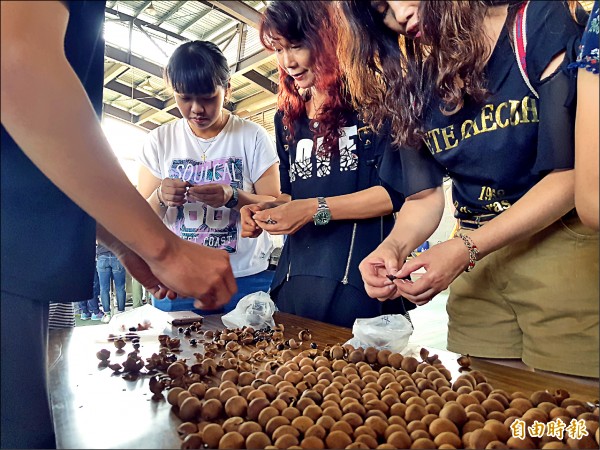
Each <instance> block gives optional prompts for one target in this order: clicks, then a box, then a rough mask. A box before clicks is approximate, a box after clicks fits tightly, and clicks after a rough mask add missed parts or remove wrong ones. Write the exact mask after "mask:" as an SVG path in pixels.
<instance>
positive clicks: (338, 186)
mask: <svg viewBox="0 0 600 450" xmlns="http://www.w3.org/2000/svg"><path fill="white" fill-rule="evenodd" d="M260 36H261V41H262V42H263V45H264V46H265V47H266V48H268V49H270V50H272V51H274V52H275V53H276V55H277V61H278V63H279V74H280V83H279V96H278V107H279V111H278V112H277V115H276V117H275V129H276V138H277V151H278V154H279V159H280V177H281V189H282V194H281V196H280V197H279V198H277V200H276V201H275V202H269V203H259V204H256V205H249V206H245V207H244V208H242V215H243V222H244V233H245V234H243V235H244V236H258V235H259V234H260V233H261V232H262V231H263V230H264V231H266V232H268V233H271V234H282V235H288V237H287V239H286V242H285V244H284V248H283V251H282V255H281V258H280V260H279V263H278V266H277V271H276V274H275V278H274V280H273V284H272V285H271V296H272V297H273V299H274V300H275V302H276V304H277V306H278V308H279V309H280V310H281V311H284V312H289V313H294V314H297V315H300V316H303V317H309V318H312V319H316V320H321V321H324V322H329V323H334V324H337V325H342V326H352V324H353V322H354V320H355V319H356V318H357V317H374V316H378V315H381V314H384V313H401V314H404V313H405V312H406V311H405V308H404V305H403V304H402V303H401V302H397V303H396V304H392V303H380V302H379V301H377V300H375V299H371V298H369V297H368V295H367V294H366V292H365V289H364V284H363V282H362V280H361V277H360V273H359V271H358V264H359V262H360V261H361V260H362V259H363V258H364V257H366V256H367V255H368V254H369V253H370V252H371V251H373V249H375V248H376V247H377V245H378V244H379V243H380V242H381V241H382V240H383V238H384V237H385V236H386V234H387V233H388V232H389V231H390V230H391V228H392V226H393V220H394V219H393V215H392V213H393V211H396V210H398V209H399V207H400V205H401V204H402V201H403V197H402V196H401V195H400V194H399V193H398V192H397V191H396V190H395V189H393V188H392V187H390V186H387V185H385V184H384V183H382V182H381V180H380V178H379V175H378V170H379V165H380V160H381V156H382V155H383V153H384V150H385V149H386V148H387V147H388V146H389V142H388V140H387V139H386V138H385V137H384V136H378V135H375V134H374V133H373V132H372V130H371V129H370V128H369V127H366V126H365V125H364V124H363V123H362V122H361V121H360V120H359V119H358V117H357V114H356V113H355V111H354V110H353V109H352V107H351V106H350V103H349V101H348V99H347V98H346V96H345V95H344V94H343V91H344V90H343V86H344V80H343V79H342V76H341V73H340V70H339V67H338V63H337V56H336V49H337V27H336V20H335V16H334V10H333V6H332V3H331V2H327V1H314V2H313V1H275V2H272V3H271V4H270V5H269V6H268V8H267V9H266V11H265V13H264V17H263V20H262V23H261V28H260ZM411 306H412V305H411Z"/></svg>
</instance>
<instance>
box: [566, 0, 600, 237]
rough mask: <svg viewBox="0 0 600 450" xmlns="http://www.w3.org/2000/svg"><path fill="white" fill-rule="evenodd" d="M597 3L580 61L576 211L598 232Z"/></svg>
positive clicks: (574, 64) (599, 223) (598, 26)
mask: <svg viewBox="0 0 600 450" xmlns="http://www.w3.org/2000/svg"><path fill="white" fill-rule="evenodd" d="M598 22H599V19H598V0H596V1H595V2H594V5H593V6H592V12H591V14H590V18H589V20H588V23H587V26H586V28H585V32H584V33H583V38H582V39H581V50H580V52H579V57H578V58H577V61H576V62H575V63H573V64H571V66H569V67H571V68H578V69H579V70H578V71H577V72H578V73H577V114H576V119H575V207H576V208H577V214H579V217H581V221H582V222H583V223H584V224H586V225H588V226H589V227H592V228H593V229H595V230H598V229H599V228H600V217H599V215H600V211H599V208H600V205H599V203H600V200H599V197H598V189H599V187H598V183H599V172H598V171H599V170H600V168H599V166H600V161H599V159H598V154H599V144H598V133H599V132H600V131H599V130H598V122H599V121H600V117H599V112H598V110H599V109H600V106H599V104H598V96H599V95H600V93H599V92H598V90H599V89H598V86H599V84H600V82H599V80H598V59H599V58H600V55H599V54H598V31H599V29H600V24H599V23H598Z"/></svg>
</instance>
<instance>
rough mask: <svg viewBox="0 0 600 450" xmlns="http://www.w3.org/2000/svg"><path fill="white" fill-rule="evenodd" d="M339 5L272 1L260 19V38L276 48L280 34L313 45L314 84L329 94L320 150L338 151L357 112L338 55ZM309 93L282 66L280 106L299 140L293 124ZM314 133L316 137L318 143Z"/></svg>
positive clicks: (291, 138) (320, 117) (321, 116)
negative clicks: (349, 119)
mask: <svg viewBox="0 0 600 450" xmlns="http://www.w3.org/2000/svg"><path fill="white" fill-rule="evenodd" d="M334 8H335V6H334V5H333V4H332V2H329V1H305V0H293V1H284V0H280V1H273V2H271V3H270V4H269V6H268V7H267V9H266V10H265V12H264V14H263V17H262V19H261V23H260V31H259V33H260V41H261V42H262V44H263V46H264V47H265V48H266V49H268V50H271V51H274V50H275V45H276V43H277V40H276V38H277V36H281V37H283V38H285V39H286V40H287V41H289V42H292V43H296V44H300V45H302V46H304V47H306V48H308V49H309V51H310V55H311V68H310V69H311V71H312V72H313V73H314V74H315V88H316V89H318V90H319V91H321V92H324V93H325V95H326V100H325V103H323V106H322V107H321V112H320V113H319V115H318V116H317V117H316V118H315V119H316V120H318V121H319V123H320V127H319V136H323V146H322V148H319V149H317V153H319V154H332V153H333V154H336V153H339V149H338V145H337V143H338V138H339V135H340V131H341V127H343V126H344V125H345V124H346V117H347V115H348V113H350V112H351V111H352V108H351V105H350V100H349V98H347V97H346V96H345V90H344V82H343V80H342V74H341V70H340V67H339V62H338V57H337V37H338V32H337V17H336V14H335V10H334ZM309 98H310V93H309V92H308V90H307V92H300V91H299V90H298V88H297V87H296V84H295V81H294V78H292V77H291V76H289V75H288V74H287V72H286V71H285V69H284V68H282V67H281V66H279V93H278V96H277V107H278V108H279V109H280V110H281V111H282V112H283V124H284V125H285V126H286V127H287V128H288V130H289V136H288V138H289V139H288V140H289V142H293V141H294V131H295V130H294V123H295V122H296V121H297V120H298V119H299V118H300V117H302V115H303V114H304V112H305V101H307V100H308V99H309ZM316 137H317V136H315V141H316Z"/></svg>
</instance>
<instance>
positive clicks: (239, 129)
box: [138, 41, 279, 313]
mask: <svg viewBox="0 0 600 450" xmlns="http://www.w3.org/2000/svg"><path fill="white" fill-rule="evenodd" d="M164 76H165V81H166V83H167V84H168V86H169V87H170V88H171V89H172V90H173V95H174V97H175V101H176V103H177V108H178V109H179V111H180V112H181V115H182V116H183V118H182V119H179V120H176V121H175V122H171V123H168V124H165V125H163V126H161V127H159V128H157V129H155V130H153V131H151V132H150V133H149V134H148V137H147V139H146V142H145V144H144V147H143V150H142V153H141V154H140V157H139V161H140V163H141V164H140V171H139V179H138V180H139V181H138V190H139V191H140V193H141V194H142V195H143V196H144V198H146V199H147V200H148V203H150V205H151V206H152V208H153V209H154V211H155V212H156V213H157V214H158V216H159V217H160V218H162V220H163V221H164V223H165V224H167V226H168V227H169V228H170V229H171V230H172V231H173V232H174V233H175V234H176V235H177V236H179V237H181V238H182V239H184V240H186V241H189V242H193V243H194V244H197V245H201V246H205V247H210V248H215V249H221V250H225V251H226V252H227V253H228V254H229V257H230V261H231V265H232V267H233V274H234V276H235V277H236V281H237V285H238V293H237V294H236V295H235V296H234V297H233V298H232V299H231V301H230V302H229V303H228V304H227V305H226V306H225V308H224V311H225V312H228V311H231V310H232V309H233V308H235V306H236V304H237V302H238V301H239V299H240V298H242V297H243V296H245V295H247V294H250V293H252V292H256V291H261V290H264V291H266V290H267V289H268V287H269V284H270V282H271V279H272V277H273V272H272V271H268V270H267V267H268V265H269V256H270V254H271V250H272V249H273V243H272V240H271V238H270V237H269V236H268V235H264V236H261V238H260V239H246V238H241V239H240V237H241V236H240V229H241V226H240V213H239V209H240V208H241V207H242V206H244V205H246V204H248V203H256V202H260V201H267V200H273V199H274V198H275V197H276V196H278V195H279V176H278V161H277V154H276V153H275V149H274V148H273V144H272V143H271V139H270V138H269V135H268V134H267V132H266V131H265V130H264V128H262V127H261V126H260V125H258V124H255V123H253V122H251V121H249V120H245V119H241V118H240V117H238V116H236V115H233V114H231V113H230V112H229V111H228V110H227V109H225V108H224V102H225V99H226V98H227V95H228V92H229V89H230V77H231V74H230V71H229V63H228V62H227V59H226V58H225V56H224V55H223V53H222V52H221V50H220V49H219V47H217V46H216V45H215V44H213V43H212V42H206V41H191V42H186V43H185V44H182V45H180V46H179V47H178V48H177V49H175V51H174V52H173V54H172V55H171V57H170V58H169V62H168V63H167V66H166V67H165V70H164ZM180 300H185V299H180ZM153 304H154V306H157V307H158V308H161V309H164V308H169V307H170V306H171V305H169V304H167V305H165V302H160V301H159V302H156V301H155V302H153ZM188 304H189V309H191V306H192V301H191V300H190V301H189V302H188ZM179 305H180V307H182V306H183V305H186V303H185V302H180V303H179ZM201 313H206V312H205V311H201Z"/></svg>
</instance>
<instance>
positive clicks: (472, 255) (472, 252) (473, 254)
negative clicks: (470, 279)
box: [456, 233, 479, 272]
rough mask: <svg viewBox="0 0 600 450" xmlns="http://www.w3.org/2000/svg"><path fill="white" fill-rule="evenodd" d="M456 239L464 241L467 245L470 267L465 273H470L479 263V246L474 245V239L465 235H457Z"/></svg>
mask: <svg viewBox="0 0 600 450" xmlns="http://www.w3.org/2000/svg"><path fill="white" fill-rule="evenodd" d="M456 237H459V238H461V239H462V241H463V242H464V243H465V245H466V247H467V249H468V250H469V265H468V266H467V268H466V269H465V272H470V271H471V270H473V268H474V267H475V262H477V255H478V254H479V250H477V246H476V245H475V244H474V243H473V239H471V238H470V237H469V236H467V235H465V234H460V233H459V234H457V235H456Z"/></svg>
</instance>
